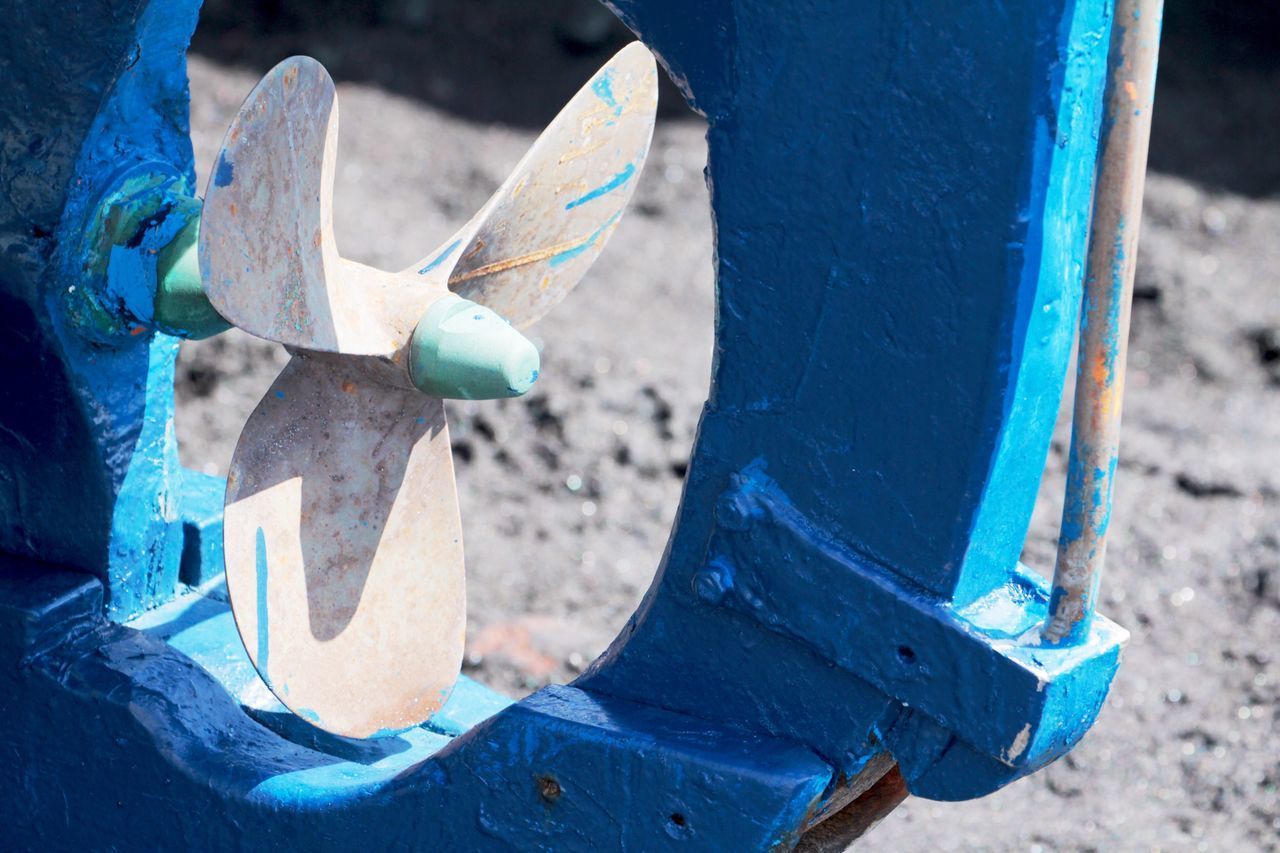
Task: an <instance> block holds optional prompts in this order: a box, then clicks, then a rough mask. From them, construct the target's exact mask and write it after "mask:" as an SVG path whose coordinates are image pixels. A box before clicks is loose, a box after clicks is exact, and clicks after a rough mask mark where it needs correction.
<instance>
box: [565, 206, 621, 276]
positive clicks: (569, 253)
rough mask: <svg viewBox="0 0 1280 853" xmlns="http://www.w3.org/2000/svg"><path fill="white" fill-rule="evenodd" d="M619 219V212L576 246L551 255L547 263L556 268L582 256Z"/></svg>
mask: <svg viewBox="0 0 1280 853" xmlns="http://www.w3.org/2000/svg"><path fill="white" fill-rule="evenodd" d="M621 217H622V211H621V210H619V211H618V212H617V213H615V214H614V215H613V216H610V217H609V219H608V220H607V221H606V222H605V223H604V224H603V225H601V226H600V227H599V228H597V229H596V230H595V231H593V232H591V234H590V235H589V236H588V237H587V239H586V240H584V241H582V242H581V243H579V244H578V245H576V246H574V247H573V248H571V249H565V250H564V251H563V252H560V253H559V254H557V255H553V256H552V257H551V260H549V261H547V263H548V264H549V265H550V266H552V267H558V266H560V265H561V264H566V263H568V262H569V261H571V260H573V259H574V258H576V257H578V256H579V255H581V254H583V253H584V252H587V251H589V250H590V249H591V248H592V247H593V246H595V244H596V241H598V240H599V239H600V236H601V235H602V234H604V232H605V231H607V230H609V228H610V227H611V226H612V225H613V224H614V223H615V222H617V221H618V219H620V218H621Z"/></svg>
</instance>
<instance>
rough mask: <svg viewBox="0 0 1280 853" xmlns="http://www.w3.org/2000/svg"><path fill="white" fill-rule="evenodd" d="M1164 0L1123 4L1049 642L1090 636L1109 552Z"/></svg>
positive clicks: (1116, 29) (1115, 35) (1118, 13)
mask: <svg viewBox="0 0 1280 853" xmlns="http://www.w3.org/2000/svg"><path fill="white" fill-rule="evenodd" d="M1163 6H1164V3H1163V0H1116V4H1115V18H1114V20H1113V23H1112V30H1111V47H1110V57H1109V61H1108V64H1109V68H1108V78H1107V87H1106V95H1105V98H1106V101H1105V113H1104V115H1103V125H1102V132H1103V137H1102V138H1103V142H1102V156H1101V161H1100V164H1099V169H1098V179H1097V186H1096V189H1095V191H1094V200H1093V222H1092V226H1091V228H1090V235H1089V262H1088V268H1087V269H1086V272H1085V280H1084V305H1083V308H1082V311H1081V318H1080V351H1079V359H1078V365H1077V372H1076V394H1075V412H1074V417H1073V420H1072V426H1071V456H1070V460H1069V462H1068V466H1067V489H1066V499H1065V503H1064V506H1063V508H1062V529H1061V532H1060V534H1059V538H1058V558H1057V563H1056V565H1055V566H1054V570H1053V595H1052V598H1051V599H1050V603H1049V618H1048V620H1047V621H1046V623H1045V627H1044V637H1045V639H1046V640H1047V641H1048V642H1050V643H1064V642H1076V641H1079V640H1081V639H1083V638H1085V637H1087V636H1088V631H1089V624H1090V622H1091V620H1092V618H1093V611H1094V607H1095V605H1096V601H1095V599H1096V598H1097V592H1098V581H1099V578H1100V576H1101V572H1102V565H1103V562H1104V560H1105V557H1106V548H1107V527H1108V525H1109V523H1110V520H1111V498H1112V487H1113V484H1114V480H1115V473H1116V460H1117V456H1118V453H1119V448H1120V408H1121V402H1122V399H1123V397H1124V370H1125V356H1126V353H1127V350H1128V341H1129V309H1130V305H1131V303H1132V298H1133V272H1134V265H1135V263H1136V261H1137V255H1138V227H1139V224H1140V222H1141V219H1142V188H1143V182H1144V180H1145V177H1146V171H1147V144H1148V142H1149V140H1150V138H1151V108H1152V103H1153V101H1154V100H1155V81H1156V56H1157V54H1158V52H1159V46H1160V19H1161V15H1162V12H1163Z"/></svg>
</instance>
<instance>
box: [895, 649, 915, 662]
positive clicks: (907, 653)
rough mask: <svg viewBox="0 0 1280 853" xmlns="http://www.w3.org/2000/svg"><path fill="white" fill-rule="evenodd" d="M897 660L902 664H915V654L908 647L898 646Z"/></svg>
mask: <svg viewBox="0 0 1280 853" xmlns="http://www.w3.org/2000/svg"><path fill="white" fill-rule="evenodd" d="M898 659H899V660H901V661H902V662H903V663H915V662H916V652H915V649H913V648H911V647H910V646H898Z"/></svg>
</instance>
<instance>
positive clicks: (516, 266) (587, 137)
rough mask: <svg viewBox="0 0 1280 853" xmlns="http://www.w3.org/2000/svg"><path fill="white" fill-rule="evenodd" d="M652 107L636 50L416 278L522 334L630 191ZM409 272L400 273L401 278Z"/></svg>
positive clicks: (643, 60)
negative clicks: (435, 277) (433, 278)
mask: <svg viewBox="0 0 1280 853" xmlns="http://www.w3.org/2000/svg"><path fill="white" fill-rule="evenodd" d="M657 103H658V75H657V67H656V65H655V63H654V59H653V54H651V53H650V52H649V50H648V48H646V47H645V46H644V45H642V44H640V43H639V42H635V43H633V44H631V45H629V46H627V47H626V48H623V50H622V51H620V52H619V53H618V54H617V55H616V56H614V57H613V59H611V60H610V61H609V62H608V63H607V64H606V65H605V66H604V67H603V68H601V69H600V71H599V72H597V73H596V75H595V76H594V77H593V78H592V79H591V81H590V82H588V83H587V85H585V86H584V87H583V88H582V89H581V90H580V91H579V92H578V93H577V94H576V95H575V96H574V97H573V99H572V100H570V101H569V103H568V104H567V105H566V106H565V108H564V109H563V110H561V112H560V114H559V115H557V116H556V118H555V120H553V121H552V122H551V124H550V125H549V126H548V127H547V129H546V130H545V131H543V132H542V135H541V136H539V137H538V140H537V141H536V142H535V143H534V144H533V147H532V148H530V149H529V152H528V153H527V154H525V156H524V158H523V159H522V160H521V161H520V163H519V164H518V165H517V166H516V167H515V169H514V171H513V172H512V173H511V176H510V177H508V178H507V180H506V181H505V182H504V183H503V185H502V187H501V188H500V189H499V190H498V191H497V192H496V193H494V195H493V196H492V197H491V198H490V199H489V201H488V202H486V204H485V206H484V207H483V208H481V210H480V212H479V213H478V214H476V216H475V217H474V218H473V219H472V220H471V222H470V223H468V224H467V226H466V227H464V228H463V229H462V230H460V231H459V232H458V234H456V235H454V238H453V239H452V240H450V241H448V242H447V243H446V244H445V246H444V247H443V248H442V249H440V250H439V251H437V252H436V253H435V254H433V255H430V256H428V257H427V258H424V259H423V260H422V261H421V262H419V263H418V264H417V265H415V267H413V268H411V269H413V270H414V271H417V272H420V273H422V274H424V275H426V274H430V273H432V272H433V271H436V270H439V269H441V268H447V269H449V288H450V289H451V290H453V291H454V292H455V293H457V294H458V295H459V296H461V297H463V298H465V299H470V300H472V301H474V302H478V303H479V304H481V305H484V306H485V307H487V308H490V309H492V310H494V311H496V312H497V313H498V314H500V315H502V316H503V317H504V318H506V319H507V320H508V321H509V322H510V323H511V324H512V325H514V326H515V327H516V328H525V327H527V326H529V325H531V324H532V323H534V322H536V321H537V320H538V319H539V318H541V317H542V315H544V314H546V313H547V311H549V310H550V309H551V308H552V307H554V306H555V305H556V304H557V303H558V302H560V300H562V299H564V297H565V296H567V295H568V293H569V291H570V290H572V289H573V288H574V286H575V285H576V284H577V283H578V281H579V280H580V279H581V278H582V276H583V274H584V273H585V272H586V271H587V268H588V267H590V266H591V264H592V262H594V261H595V259H596V257H597V256H598V255H599V254H600V251H601V250H602V249H603V248H604V245H605V243H606V242H607V241H608V239H609V237H610V235H611V234H612V233H613V230H614V228H616V227H617V224H618V220H619V219H620V218H621V217H622V212H623V210H624V209H625V208H626V206H627V202H628V201H629V200H630V198H631V194H632V193H633V192H634V191H635V188H636V183H637V180H638V178H639V175H640V170H641V168H642V167H643V166H644V160H645V157H646V156H647V155H648V153H649V142H650V140H651V138H652V136H653V123H654V114H655V111H656V109H657ZM406 272H408V270H406Z"/></svg>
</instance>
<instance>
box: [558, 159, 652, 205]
mask: <svg viewBox="0 0 1280 853" xmlns="http://www.w3.org/2000/svg"><path fill="white" fill-rule="evenodd" d="M635 173H636V166H635V164H634V163H628V164H627V165H626V167H625V168H624V169H623V170H622V171H621V172H618V174H616V175H614V176H613V177H612V178H610V179H609V180H608V181H606V182H604V183H603V184H601V185H600V186H598V187H596V188H595V189H593V190H591V191H589V192H587V193H584V194H583V195H580V196H578V197H577V198H575V199H574V200H573V201H571V202H569V203H568V204H566V205H565V206H564V209H565V210H573V209H574V208H575V207H581V206H582V205H584V204H586V203H587V202H589V201H594V200H595V199H598V198H600V197H601V196H604V195H608V194H609V193H611V192H613V191H614V190H616V189H617V188H618V187H621V186H624V185H625V184H626V183H627V182H628V181H630V180H631V178H632V177H634V176H635Z"/></svg>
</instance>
